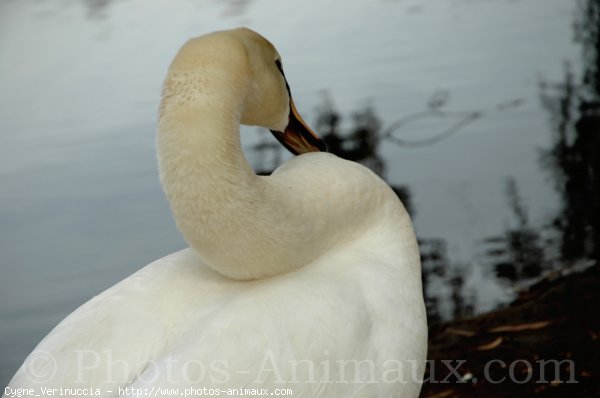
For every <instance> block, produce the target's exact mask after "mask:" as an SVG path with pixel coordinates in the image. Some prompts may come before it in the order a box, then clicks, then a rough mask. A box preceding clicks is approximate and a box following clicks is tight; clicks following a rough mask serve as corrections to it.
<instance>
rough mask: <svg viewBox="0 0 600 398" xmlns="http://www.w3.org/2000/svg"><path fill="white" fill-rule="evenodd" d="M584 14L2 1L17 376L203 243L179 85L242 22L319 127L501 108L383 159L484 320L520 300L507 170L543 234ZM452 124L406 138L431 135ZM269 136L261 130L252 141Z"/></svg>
mask: <svg viewBox="0 0 600 398" xmlns="http://www.w3.org/2000/svg"><path fill="white" fill-rule="evenodd" d="M573 10H574V2H571V1H564V0H520V1H517V0H513V1H503V0H487V1H482V0H481V1H475V0H450V1H444V2H441V1H440V2H433V1H430V2H420V1H417V0H404V1H373V2H361V1H358V0H353V1H348V0H346V1H324V2H319V3H317V2H312V3H310V4H308V3H306V2H300V1H297V2H293V3H290V2H278V1H266V0H265V1H246V2H238V1H232V2H222V3H217V2H212V1H184V0H180V1H176V2H175V1H173V2H164V1H158V0H151V1H148V0H145V1H141V0H126V1H120V2H110V1H106V2H97V1H87V2H73V1H60V2H39V1H20V2H17V1H5V2H2V3H0V53H1V54H2V57H1V58H0V137H1V140H2V141H1V142H2V145H0V180H1V181H2V183H1V185H0V267H1V270H2V271H1V272H2V282H1V285H0V295H1V300H0V323H1V325H2V327H1V328H0V341H1V342H2V343H1V344H2V345H1V348H0V384H4V383H6V382H8V380H9V378H10V376H11V375H12V373H13V372H14V371H15V370H16V368H17V367H18V365H19V363H20V362H21V361H22V360H23V359H24V357H25V355H26V354H27V353H28V352H29V351H31V350H32V349H33V348H34V346H35V345H36V344H37V342H38V341H39V340H40V339H41V338H42V337H43V336H44V335H45V334H46V333H48V331H49V330H50V329H51V328H52V327H53V326H54V325H55V324H56V323H57V322H59V321H60V320H61V319H62V318H63V317H64V316H66V315H67V314H68V313H69V312H71V311H72V310H74V309H75V308H76V307H77V306H78V305H80V304H81V303H83V302H85V301H86V300H87V299H89V298H90V297H92V296H93V295H95V294H97V293H99V292H100V291H102V290H104V289H106V288H107V287H108V286H110V285H112V284H114V283H115V282H116V281H118V280H120V279H122V278H124V277H125V276H127V275H129V274H131V273H132V272H134V271H135V270H137V269H139V268H140V267H141V266H143V265H145V264H147V263H149V262H150V261H152V260H154V259H157V258H159V257H162V256H164V255H166V254H168V253H170V252H172V251H175V250H177V249H180V248H183V247H184V246H185V245H184V242H183V241H182V239H181V238H180V236H179V234H178V232H177V231H176V228H175V226H174V223H173V221H172V219H171V216H170V214H169V209H168V205H167V203H166V201H165V199H164V197H163V195H162V193H161V190H160V186H159V184H158V180H157V172H156V166H155V159H154V128H155V119H156V109H157V104H158V100H159V91H160V84H161V81H162V79H163V77H164V74H165V71H166V68H167V66H168V64H169V62H170V60H171V59H172V57H173V55H174V53H175V52H176V50H177V49H178V48H179V46H180V45H181V44H182V43H183V42H184V41H185V40H186V39H187V38H189V37H192V36H197V35H199V34H202V33H206V32H209V31H213V30H218V29H226V28H230V27H234V26H239V25H246V26H248V27H250V28H253V29H255V30H257V31H259V32H261V33H262V34H264V35H265V36H266V37H268V38H270V39H271V41H273V43H274V44H275V45H276V46H277V47H278V49H279V51H280V53H281V54H282V56H283V60H284V65H285V68H286V75H287V76H288V80H289V82H290V85H291V87H292V90H293V93H294V97H295V101H296V104H297V106H298V108H299V110H300V112H301V113H302V114H304V115H305V118H306V119H307V120H309V121H311V120H314V118H315V117H316V114H315V108H316V107H317V106H318V105H319V104H320V103H322V101H323V90H327V91H328V92H329V93H330V96H331V97H332V98H333V100H334V101H335V106H336V108H337V109H338V111H339V112H340V113H341V114H343V115H348V114H350V113H351V112H352V111H355V110H357V109H359V108H361V107H362V106H364V105H365V104H366V103H368V104H370V105H371V106H372V107H373V108H374V109H375V111H376V112H377V114H378V115H379V117H380V119H381V120H382V122H383V123H384V125H386V126H389V125H391V124H392V123H393V122H395V121H396V120H398V119H399V118H401V117H402V116H404V115H407V114H411V113H413V112H417V111H420V110H422V109H423V108H424V105H425V103H426V102H427V100H428V98H429V97H430V95H431V94H432V93H433V92H435V91H436V90H440V89H443V90H448V91H449V92H450V93H451V102H450V103H449V105H448V107H449V108H451V109H453V110H462V111H474V110H475V111H482V112H484V116H483V117H482V118H481V119H480V120H478V121H476V122H475V123H473V124H471V125H469V126H468V127H466V128H465V129H463V130H461V131H460V132H459V133H457V134H456V135H455V136H453V137H451V138H449V139H446V140H444V141H442V142H440V143H439V144H436V145H433V146H430V147H426V148H422V149H411V148H401V147H398V146H395V145H394V144H393V143H391V142H388V141H385V142H384V143H383V145H382V147H381V149H380V152H381V154H382V155H383V157H384V159H385V160H386V162H387V166H388V172H387V176H388V178H389V180H390V182H392V183H394V184H402V185H408V186H409V188H410V189H411V192H412V195H413V204H414V206H415V209H416V215H415V219H414V221H415V226H416V229H417V232H418V234H419V236H421V237H425V238H432V237H435V238H443V239H445V240H447V242H448V247H449V256H450V258H451V259H452V260H453V262H454V263H456V264H467V267H468V269H469V270H471V271H472V272H469V277H468V280H467V281H466V284H467V287H468V288H469V289H472V290H474V291H476V292H478V295H477V297H478V301H477V303H476V306H477V311H484V310H487V309H490V308H493V307H494V306H495V305H497V304H498V303H499V302H502V301H503V300H506V299H507V297H510V294H511V293H510V292H509V291H507V290H506V288H505V287H503V286H502V285H501V284H498V283H497V281H495V279H493V278H491V277H490V271H489V270H486V269H485V268H482V267H478V266H477V265H478V264H479V262H480V260H481V256H480V252H479V249H478V245H479V242H480V241H481V240H482V239H483V238H485V237H487V236H490V235H494V234H497V233H498V232H499V231H501V230H502V229H503V228H505V227H506V226H507V225H510V224H511V223H512V222H513V220H512V219H511V217H510V212H509V211H508V209H507V205H506V196H505V194H504V180H505V178H506V177H507V176H513V177H514V178H515V180H516V181H517V183H518V184H519V187H520V190H521V195H522V197H523V199H524V202H525V203H526V204H527V205H528V208H529V213H530V217H531V219H532V222H533V223H534V224H536V225H539V224H541V223H543V222H545V221H547V219H548V217H549V215H550V214H552V213H553V212H554V211H556V208H557V198H556V196H555V194H554V191H553V189H552V186H551V184H550V181H549V178H548V176H547V174H546V173H545V171H543V170H542V169H541V168H540V164H539V161H538V151H539V149H540V148H544V147H547V146H548V145H549V138H550V133H549V128H548V123H547V119H548V115H547V114H546V113H545V111H544V110H543V109H542V108H541V107H540V105H539V100H538V97H539V91H538V85H537V82H538V76H540V75H543V76H544V77H546V78H548V79H551V80H552V79H559V78H560V77H561V76H562V71H563V60H566V59H568V60H575V59H577V56H578V52H577V48H576V47H574V46H573V44H572V43H571V18H572V13H573ZM514 99H518V100H519V102H518V104H519V106H516V107H512V108H509V109H506V110H499V109H498V105H499V104H503V103H505V102H506V101H510V100H514ZM348 120H349V119H348ZM348 120H346V121H344V122H343V125H349V121H348ZM447 123H448V121H447V120H437V121H431V120H429V121H420V122H417V123H414V124H411V125H409V126H407V127H406V128H404V129H403V130H401V131H400V132H398V134H399V136H400V137H402V138H405V139H409V140H410V139H421V138H423V137H428V136H433V135H435V133H436V132H438V131H440V130H443V129H444V128H445V127H447ZM257 139H258V138H257V134H256V132H255V129H247V130H245V131H244V137H243V140H244V142H245V144H246V146H250V145H252V144H253V143H255V142H256V141H257ZM250 159H251V160H252V161H253V162H254V164H257V163H258V160H257V159H256V158H255V157H254V156H252V155H250ZM437 283H438V285H434V287H433V288H435V289H437V290H439V294H440V296H442V297H444V296H448V295H449V294H451V293H450V291H449V288H448V286H446V285H444V283H441V282H440V281H438V282H437ZM448 311H449V310H448Z"/></svg>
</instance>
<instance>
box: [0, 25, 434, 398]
mask: <svg viewBox="0 0 600 398" xmlns="http://www.w3.org/2000/svg"><path fill="white" fill-rule="evenodd" d="M277 59H278V55H277V53H276V50H275V49H274V48H273V47H272V46H271V45H270V43H268V42H267V41H266V40H265V39H263V38H262V37H261V36H259V35H257V34H256V33H254V32H252V31H249V30H245V29H239V30H234V31H227V32H219V33H215V34H212V35H208V36H204V37H202V38H199V39H194V40H192V41H190V42H189V43H188V44H186V45H185V46H184V47H183V49H182V50H181V51H180V53H179V54H178V56H177V57H176V59H175V60H174V62H173V64H172V65H171V68H170V70H169V74H168V76H167V80H166V82H165V89H164V92H163V102H162V105H161V116H160V121H159V129H158V156H159V165H160V171H161V180H162V182H163V185H164V187H165V192H166V193H167V196H168V198H169V201H170V203H171V206H172V209H173V212H174V215H175V219H176V221H177V224H178V226H179V228H180V230H181V231H182V233H183V235H184V237H185V238H186V240H187V241H188V242H189V243H190V246H191V247H192V249H186V250H183V251H181V252H178V253H174V254H172V255H170V256H167V257H165V258H163V259H160V260H158V261H156V262H154V263H152V264H150V265H148V266H147V267H145V268H143V269H142V270H140V271H138V272H137V273H135V274H134V275H132V276H130V277H129V278H127V279H125V280H123V281H122V282H120V283H119V284H117V285H115V286H113V287H112V288H110V289H108V290H106V291H105V292H103V293H102V294H100V295H99V296H97V297H95V298H93V299H92V300H90V301H89V302H88V303H86V304H84V305H83V306H81V307H80V308H79V309H78V310H76V311H75V312H74V313H72V314H71V315H70V316H69V317H67V318H66V319H65V320H64V321H63V322H61V323H60V324H59V325H58V326H57V327H56V328H55V329H54V330H53V331H52V332H51V333H50V334H49V335H48V336H47V337H46V338H45V339H44V340H43V341H42V342H41V343H40V344H39V346H38V347H37V348H36V351H34V353H32V354H31V355H30V357H28V359H27V360H26V361H25V363H24V364H23V366H22V367H21V368H20V369H19V371H18V372H17V374H16V375H15V377H14V378H13V380H12V381H11V383H10V385H9V387H11V388H19V387H34V388H37V389H39V388H40V387H41V386H45V387H50V388H59V387H63V388H85V387H93V388H99V389H100V390H101V392H102V395H103V396H118V395H123V396H128V395H132V396H133V395H136V394H137V395H139V392H140V391H142V390H137V389H138V388H142V389H145V388H147V389H148V390H146V391H150V390H151V389H152V391H153V392H154V394H157V395H156V396H166V395H168V394H166V393H161V392H158V393H157V391H159V390H157V388H168V387H171V388H173V387H175V388H178V389H179V392H180V393H181V394H183V393H184V390H185V389H186V388H195V389H198V388H204V387H206V388H218V389H220V390H222V391H224V390H227V389H229V388H268V389H270V392H274V391H275V389H277V388H290V389H291V390H292V391H293V396H294V397H319V396H321V397H330V398H331V397H416V396H417V395H418V393H419V390H420V382H419V379H420V378H421V377H422V374H423V369H424V360H425V353H426V341H427V326H426V321H425V311H424V305H423V296H422V292H421V270H420V263H419V253H418V248H417V243H416V239H415V236H414V233H413V230H412V226H411V223H410V219H409V216H408V215H407V213H406V211H405V210H404V208H403V206H402V205H401V203H400V202H399V201H398V199H397V197H396V196H395V194H394V193H393V192H392V191H391V189H390V188H389V187H388V186H387V185H386V184H385V183H384V182H383V181H381V180H380V179H379V178H378V177H377V176H375V175H374V174H373V173H371V172H370V171H369V170H367V169H365V168H364V167H362V166H360V165H357V164H355V163H352V162H347V161H344V160H341V159H339V158H337V157H335V156H333V155H329V154H325V153H311V154H304V155H301V156H298V157H296V158H294V159H292V160H290V161H289V162H287V163H286V164H285V165H284V166H282V167H280V168H279V169H278V170H276V171H275V172H274V173H273V175H272V176H269V177H258V176H256V175H255V174H254V173H253V172H252V170H251V169H250V167H249V166H248V164H247V162H246V160H245V159H244V156H243V154H242V151H241V147H240V140H239V124H240V122H245V123H251V124H261V125H264V126H266V127H269V128H272V129H273V130H276V131H286V133H285V134H284V133H280V134H281V135H282V136H283V137H284V139H288V138H289V137H288V136H287V135H286V134H287V130H286V128H287V127H286V125H287V124H288V113H289V111H288V110H289V109H290V107H293V105H292V104H291V103H290V101H291V97H290V96H289V93H288V92H286V90H285V80H284V78H283V76H282V75H280V74H278V71H277V69H276V68H275V65H274V64H273V65H271V62H273V63H274V62H275V61H276V60H277ZM291 116H292V115H291V114H290V119H289V120H290V121H291ZM288 127H289V126H288ZM309 139H310V137H309ZM298 142H299V141H296V142H293V144H291V145H290V146H291V147H293V148H295V146H297V145H300V146H302V145H308V146H310V143H306V142H305V143H304V144H303V143H302V142H300V144H298ZM40 352H45V353H48V354H49V355H50V357H51V358H52V359H51V360H45V359H44V358H45V355H46V354H40ZM40 355H42V356H43V357H42V359H40ZM126 387H130V389H125V388H126ZM119 388H121V390H119ZM108 391H111V392H110V393H109V392H108ZM190 391H191V390H190ZM195 395H199V394H198V393H196V394H195ZM221 395H224V393H222V394H221Z"/></svg>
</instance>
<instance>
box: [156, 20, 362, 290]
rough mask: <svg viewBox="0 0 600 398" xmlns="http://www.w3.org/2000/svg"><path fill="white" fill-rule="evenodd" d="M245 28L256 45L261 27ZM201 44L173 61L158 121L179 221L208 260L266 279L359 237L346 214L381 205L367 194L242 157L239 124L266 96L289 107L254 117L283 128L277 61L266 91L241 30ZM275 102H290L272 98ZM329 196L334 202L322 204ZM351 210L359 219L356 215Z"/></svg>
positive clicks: (162, 162)
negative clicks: (253, 164) (260, 171)
mask: <svg viewBox="0 0 600 398" xmlns="http://www.w3.org/2000/svg"><path fill="white" fill-rule="evenodd" d="M234 32H235V31H234ZM248 32H250V33H248ZM239 33H240V32H236V34H239ZM241 33H242V36H243V35H246V34H248V35H250V39H252V41H253V44H252V45H255V44H256V42H254V41H255V39H256V37H255V36H254V35H256V36H258V35H257V34H256V33H254V32H251V31H247V32H246V31H242V32H241ZM259 38H260V39H262V37H260V36H259ZM195 40H196V41H192V42H189V43H188V44H186V45H185V46H184V47H183V48H182V50H181V51H180V53H179V54H178V55H177V57H176V58H175V61H174V62H173V64H172V65H171V68H170V70H169V73H168V75H167V79H166V81H165V85H164V90H163V99H162V103H161V112H160V120H159V125H158V143H157V147H158V160H159V169H160V176H161V181H162V183H163V186H164V189H165V192H166V195H167V198H168V200H169V202H170V204H171V208H172V210H173V214H174V217H175V220H176V222H177V225H178V227H179V229H180V231H181V233H182V234H183V236H184V237H185V239H186V241H187V242H188V243H189V244H190V246H191V247H192V248H193V249H195V251H196V252H197V253H198V254H199V255H200V256H201V257H202V259H203V260H204V261H205V262H206V264H207V265H209V266H210V267H211V268H213V269H215V270H216V271H218V272H220V273H222V274H224V275H227V276H229V277H232V278H235V279H245V280H247V279H258V278H265V277H270V276H274V275H278V274H282V273H285V272H289V271H291V270H294V269H296V268H298V267H301V266H303V265H306V264H307V263H309V262H311V261H313V260H314V259H315V258H316V257H318V256H320V255H321V254H322V253H324V252H325V251H326V250H328V249H329V248H331V247H332V246H333V245H335V244H336V243H337V242H339V241H341V240H343V239H345V236H346V235H351V234H352V232H351V231H352V228H354V227H356V224H354V225H353V226H352V225H351V226H350V227H348V217H349V216H350V217H355V218H358V219H361V218H364V217H362V216H360V214H361V213H365V209H367V210H368V208H369V207H372V205H373V204H368V203H367V204H366V205H365V202H364V201H361V199H362V197H361V195H363V193H362V192H360V191H356V192H336V189H338V190H339V189H340V188H339V185H340V184H337V185H336V184H333V185H332V183H331V181H329V180H328V179H327V178H323V177H320V176H319V174H320V171H319V170H313V174H314V175H304V174H306V173H309V172H310V170H307V171H306V173H303V175H298V174H299V173H293V172H290V173H281V176H279V175H274V176H270V177H259V176H256V175H255V174H254V172H253V171H252V169H251V168H250V166H249V165H248V163H247V161H246V159H245V158H244V155H243V153H242V148H241V145H240V131H239V127H240V122H241V121H243V120H244V119H252V115H249V112H248V109H249V108H250V107H251V108H256V109H258V108H257V106H256V101H260V102H262V106H264V107H266V108H267V109H268V108H269V107H271V108H273V109H281V110H278V111H277V112H276V114H273V115H269V114H267V113H265V112H266V111H263V110H254V111H253V114H254V116H256V113H259V112H263V113H264V115H263V116H261V117H262V118H263V119H266V120H264V121H262V120H257V121H255V122H256V123H257V124H262V125H264V126H266V127H281V126H273V124H276V123H280V122H278V120H287V112H288V109H289V102H288V101H289V100H288V99H287V98H288V95H287V92H286V91H285V83H284V82H283V80H282V79H281V77H280V76H277V75H276V73H278V72H277V69H276V68H275V67H274V65H273V68H272V72H271V70H269V71H268V72H265V73H273V74H275V75H274V77H271V76H268V77H265V79H266V80H265V79H263V80H265V81H267V80H268V79H279V80H273V81H277V82H279V81H281V84H279V83H278V84H275V85H274V84H270V83H267V84H265V85H267V86H269V85H270V86H271V87H267V89H264V87H262V86H261V85H260V82H257V81H256V78H255V76H256V75H257V74H261V73H263V72H262V71H258V72H257V71H256V70H254V71H252V70H249V69H252V68H254V69H256V65H254V66H252V63H253V62H254V63H255V64H256V61H253V60H252V59H251V58H252V56H253V55H254V54H252V46H247V45H246V43H244V41H243V39H242V40H240V39H239V37H237V36H236V37H234V38H233V39H232V38H231V37H230V36H228V35H227V34H226V33H220V35H219V34H217V37H216V38H214V37H212V38H211V36H208V39H207V38H206V37H203V38H201V39H195ZM262 40H264V39H262ZM223 41H225V42H226V44H227V47H226V49H227V50H226V51H225V50H222V48H223ZM258 42H259V43H260V41H258ZM265 43H266V44H264V45H265V46H266V47H268V46H270V44H269V43H268V42H266V40H265ZM271 47H272V46H271ZM249 48H250V49H249ZM261 51H262V50H261ZM266 51H270V49H269V48H267V50H266ZM272 51H273V52H274V51H275V50H274V49H273V50H272ZM273 54H274V55H273V59H272V60H268V61H269V62H272V61H273V60H274V59H275V58H274V57H275V56H276V53H273ZM269 56H270V55H269ZM259 64H260V63H259ZM267 65H269V64H267ZM265 76H266V75H265ZM261 90H264V91H261ZM273 98H275V99H276V100H278V101H280V102H283V106H281V104H270V103H269V102H270V101H271V100H272V99H273ZM311 156H312V157H313V158H314V159H323V156H324V157H326V158H327V159H330V160H333V159H335V158H334V157H333V156H330V155H324V154H310V155H302V156H301V157H305V159H302V160H304V161H305V162H304V163H307V162H306V161H307V160H308V161H309V159H306V157H308V158H310V157H311ZM297 159H298V158H296V159H294V161H297V162H298V161H299V160H297ZM336 161H338V160H334V162H336ZM339 161H340V162H341V160H339ZM309 162H310V161H309ZM284 174H285V177H282V176H283V175H284ZM359 174H360V176H359V177H357V178H358V180H357V179H356V178H355V179H354V181H352V184H356V183H358V184H360V181H359V180H360V179H365V178H366V179H369V178H370V177H369V176H368V175H367V174H366V173H365V172H363V171H360V172H359ZM352 184H351V185H350V186H352ZM336 186H338V188H336ZM344 187H346V186H345V185H344ZM346 188H347V187H346ZM346 188H344V189H346ZM344 189H342V190H344ZM337 194H339V195H340V201H342V199H343V198H344V196H343V195H354V196H355V197H347V196H346V197H345V199H346V200H348V201H349V205H346V207H344V205H343V204H340V201H337V202H336V201H335V200H331V197H332V195H337ZM327 196H329V199H330V200H329V202H328V203H329V204H323V203H320V202H323V199H324V198H326V197H327ZM324 202H326V203H327V201H324ZM359 208H360V209H359ZM352 211H354V212H355V213H354V215H352V213H348V212H352ZM358 224H360V222H358ZM344 231H346V232H344Z"/></svg>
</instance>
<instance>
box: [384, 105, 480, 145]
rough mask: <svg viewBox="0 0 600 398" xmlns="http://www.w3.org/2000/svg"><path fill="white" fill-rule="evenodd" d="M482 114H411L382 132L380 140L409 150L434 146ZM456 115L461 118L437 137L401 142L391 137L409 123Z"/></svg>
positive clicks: (433, 111)
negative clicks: (386, 140) (388, 141)
mask: <svg viewBox="0 0 600 398" xmlns="http://www.w3.org/2000/svg"><path fill="white" fill-rule="evenodd" d="M483 114H484V113H483V112H482V111H474V112H445V111H440V110H437V109H433V110H427V111H421V112H417V113H413V114H412V115H408V116H405V117H403V118H402V119H400V120H398V121H397V122H396V123H394V124H392V125H391V126H390V127H389V128H387V129H386V131H384V132H383V134H382V138H383V139H388V140H390V141H392V142H393V143H394V144H396V145H400V146H406V147H411V148H418V147H425V146H429V145H433V144H436V143H438V142H440V141H442V140H444V139H446V138H448V137H449V136H451V135H452V134H455V133H457V132H459V131H460V130H461V129H463V128H465V127H466V126H467V125H469V124H471V123H473V122H474V121H475V120H477V119H479V118H481V117H482V116H483ZM456 115H461V116H462V118H461V119H460V120H459V121H457V122H455V123H454V124H452V125H451V126H450V127H448V128H447V129H446V130H444V131H442V132H441V133H439V134H437V135H434V136H433V137H429V138H425V139H422V140H414V141H408V140H403V139H401V138H398V137H396V136H394V135H393V133H394V131H395V130H398V129H399V128H401V127H403V126H405V125H407V124H409V123H412V122H416V121H418V120H423V119H429V118H433V117H437V118H448V117H452V116H456Z"/></svg>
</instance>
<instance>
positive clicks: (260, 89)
mask: <svg viewBox="0 0 600 398" xmlns="http://www.w3.org/2000/svg"><path fill="white" fill-rule="evenodd" d="M190 63H193V65H191V66H193V67H195V70H200V71H206V72H207V74H208V75H209V76H210V79H212V81H213V82H215V81H219V80H221V81H222V83H223V84H222V85H219V86H218V87H219V88H218V89H219V90H220V93H221V94H223V95H225V98H228V99H230V100H231V101H232V102H236V101H237V102H238V103H239V104H241V106H240V112H241V115H240V122H241V123H242V124H246V125H257V126H263V127H266V128H268V129H269V130H271V132H272V133H273V135H274V136H275V137H276V138H277V139H278V140H279V141H280V142H281V143H282V144H283V145H284V146H285V147H286V148H287V149H288V150H290V151H291V152H292V153H294V154H296V155H297V154H300V153H305V152H318V151H325V144H324V142H323V141H322V140H321V139H320V138H319V137H318V136H317V135H316V134H315V133H314V132H313V131H312V130H311V129H310V128H309V127H308V125H307V124H306V123H305V122H304V121H303V120H302V118H301V117H300V115H299V114H298V111H297V110H296V107H295V106H294V102H293V101H292V96H291V92H290V88H289V85H288V83H287V81H286V79H285V75H284V73H283V64H282V61H281V56H280V55H279V53H278V52H277V50H276V49H275V47H274V46H273V45H272V44H271V43H270V42H269V41H268V40H267V39H265V38H264V37H262V36H261V35H259V34H258V33H256V32H254V31H252V30H250V29H247V28H239V29H232V30H226V31H220V32H214V33H211V34H208V35H205V36H202V37H199V38H196V39H192V40H190V41H189V42H188V43H187V44H186V45H185V46H184V47H183V48H182V50H181V51H180V53H179V54H178V55H177V57H176V58H175V61H174V64H173V65H172V69H173V68H174V67H175V69H177V65H181V64H183V65H187V66H190Z"/></svg>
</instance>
